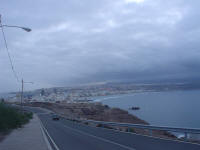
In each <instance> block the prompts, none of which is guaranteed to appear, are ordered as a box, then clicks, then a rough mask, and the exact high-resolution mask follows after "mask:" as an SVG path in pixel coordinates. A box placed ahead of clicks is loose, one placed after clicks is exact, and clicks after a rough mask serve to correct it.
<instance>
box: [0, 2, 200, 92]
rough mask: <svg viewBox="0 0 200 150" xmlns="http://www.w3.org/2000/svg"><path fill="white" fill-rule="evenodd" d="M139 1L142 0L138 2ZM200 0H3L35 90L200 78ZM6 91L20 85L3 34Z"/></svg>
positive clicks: (13, 42) (16, 50)
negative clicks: (23, 30)
mask: <svg viewBox="0 0 200 150" xmlns="http://www.w3.org/2000/svg"><path fill="white" fill-rule="evenodd" d="M137 1H138V0H137ZM199 3H200V2H198V1H193V2H189V1H184V0H169V1H166V2H163V1H162V0H144V1H141V2H139V1H138V2H137V3H136V2H134V0H101V1H96V0H84V1H81V0H68V1H65V0H59V1H55V0H43V1H39V0H34V1H33V0H32V1H25V0H19V1H17V0H15V1H12V2H8V1H6V0H3V1H2V5H1V6H0V10H1V14H2V15H3V22H4V23H5V24H13V25H23V26H28V27H31V28H32V29H33V31H32V32H31V33H25V32H22V31H20V30H16V29H6V35H7V40H8V44H9V48H10V52H11V54H12V57H13V61H14V64H15V68H16V70H17V72H18V74H19V76H20V77H23V78H24V79H25V80H28V81H34V82H35V84H34V85H26V88H27V89H32V88H40V87H51V86H67V85H71V84H78V83H86V82H101V81H123V80H124V81H128V80H130V81H141V82H142V81H146V80H149V81H156V80H158V81H160V80H167V81H168V80H169V81H170V80H172V81H174V80H175V79H181V80H183V81H184V80H186V79H187V80H188V79H191V80H192V79H199V77H198V76H199V75H200V69H199V66H200V61H199V60H200V59H199V58H200V51H199V47H200V44H199V41H198V39H199V36H200V34H199V33H200V21H198V18H199V11H198V9H199V8H198V6H199ZM0 49H1V50H0V69H1V74H0V83H1V85H0V91H11V90H18V88H19V85H18V84H16V81H15V79H14V77H13V75H12V72H11V69H10V67H9V62H8V59H7V56H6V52H5V48H4V46H3V40H2V37H1V39H0Z"/></svg>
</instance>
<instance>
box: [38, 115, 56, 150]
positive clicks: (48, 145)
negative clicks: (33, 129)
mask: <svg viewBox="0 0 200 150" xmlns="http://www.w3.org/2000/svg"><path fill="white" fill-rule="evenodd" d="M38 119H39V118H38ZM39 121H40V119H39ZM40 129H41V131H42V136H43V137H44V140H45V143H46V144H47V148H48V150H53V149H52V147H51V144H50V143H49V141H48V139H47V136H46V134H45V133H44V129H43V127H42V123H41V121H40Z"/></svg>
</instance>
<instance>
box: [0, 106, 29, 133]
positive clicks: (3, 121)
mask: <svg viewBox="0 0 200 150" xmlns="http://www.w3.org/2000/svg"><path fill="white" fill-rule="evenodd" d="M32 115H33V114H32V113H30V112H21V111H20V110H18V109H16V108H13V107H10V106H8V105H6V104H3V103H0V132H2V131H7V130H9V129H14V128H19V127H21V126H22V125H23V124H25V123H28V122H29V119H31V118H32Z"/></svg>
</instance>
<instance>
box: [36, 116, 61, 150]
mask: <svg viewBox="0 0 200 150" xmlns="http://www.w3.org/2000/svg"><path fill="white" fill-rule="evenodd" d="M38 118H39V117H38ZM39 120H40V118H39ZM40 122H41V126H42V128H43V129H44V131H45V133H46V134H47V136H48V137H49V139H50V141H51V143H52V144H53V146H54V147H55V149H56V150H60V149H59V148H58V146H57V145H56V143H55V142H54V140H53V139H52V138H51V136H50V135H49V133H48V131H47V129H46V128H45V127H44V125H43V124H42V121H41V120H40Z"/></svg>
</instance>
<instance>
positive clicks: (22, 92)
mask: <svg viewBox="0 0 200 150" xmlns="http://www.w3.org/2000/svg"><path fill="white" fill-rule="evenodd" d="M23 94H24V80H23V78H22V91H21V110H22V111H23V106H22V103H23Z"/></svg>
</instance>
